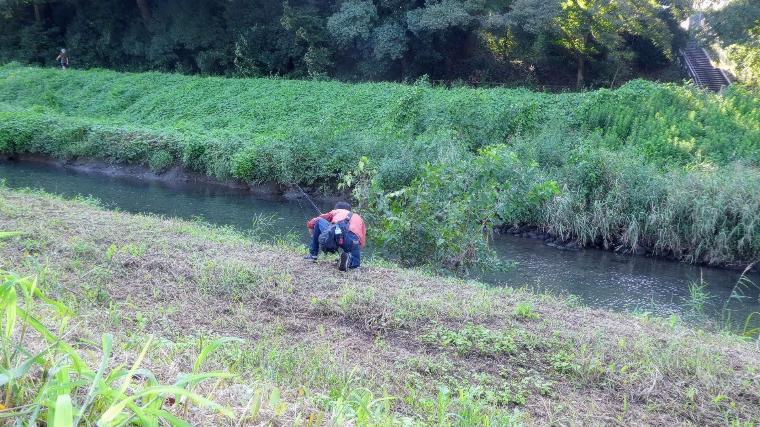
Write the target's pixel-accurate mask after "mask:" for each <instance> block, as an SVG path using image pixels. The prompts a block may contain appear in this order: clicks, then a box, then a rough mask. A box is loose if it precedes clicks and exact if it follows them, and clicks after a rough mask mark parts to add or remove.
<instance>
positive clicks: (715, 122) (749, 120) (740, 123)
mask: <svg viewBox="0 0 760 427" xmlns="http://www.w3.org/2000/svg"><path fill="white" fill-rule="evenodd" d="M0 117H2V119H3V121H2V122H3V123H2V124H0V151H5V152H9V151H14V150H17V151H24V150H27V151H36V152H41V153H47V154H51V155H55V156H60V157H75V156H84V157H101V158H107V159H110V160H114V161H119V162H143V163H149V162H150V160H151V159H150V157H151V156H152V155H154V154H155V151H157V150H160V149H161V150H165V151H166V153H167V154H169V155H170V156H171V159H170V160H167V161H165V162H158V161H157V160H156V159H154V163H155V166H158V167H165V166H167V165H168V164H174V163H181V162H183V163H184V164H185V165H186V166H189V167H192V168H195V169H197V170H199V171H201V172H204V173H207V174H210V175H213V176H217V177H222V178H228V177H232V176H235V177H238V178H241V179H264V180H275V181H281V182H288V180H302V181H313V180H320V179H321V180H325V179H329V178H331V177H334V176H335V175H336V174H337V173H338V171H339V168H340V167H342V168H343V169H345V168H349V169H350V168H353V166H354V165H355V164H356V161H357V158H358V156H359V155H368V156H370V157H371V158H374V159H375V160H378V161H379V163H382V161H383V160H386V159H397V160H398V159H400V160H411V161H412V162H414V163H422V162H423V161H425V160H437V158H438V157H439V156H440V155H441V153H440V152H441V151H445V150H443V149H441V148H440V147H439V146H440V145H453V146H454V147H456V150H461V149H464V150H467V149H472V148H476V147H482V146H486V145H490V144H497V143H503V142H507V140H508V139H509V138H510V137H511V136H514V135H515V134H516V133H517V132H522V133H525V132H531V131H532V130H535V129H539V128H542V127H544V126H546V124H547V123H548V122H550V121H553V122H557V121H559V122H561V123H562V124H563V125H564V126H566V127H567V129H573V130H583V131H597V132H599V133H601V134H604V135H606V138H605V139H604V143H605V144H608V145H612V146H623V145H634V146H637V147H639V148H640V149H641V151H642V152H644V153H646V154H647V156H648V157H649V159H650V160H651V161H654V162H658V163H663V162H664V163H676V164H686V163H690V162H694V161H699V160H703V159H708V160H709V159H711V160H712V161H715V162H718V163H721V164H722V163H726V162H729V161H732V160H737V159H752V160H760V147H758V142H759V141H760V109H758V102H757V99H755V98H754V97H753V96H752V94H751V93H747V92H745V91H744V90H742V89H736V90H734V91H733V92H732V93H730V94H729V95H728V96H726V97H718V96H714V95H705V94H701V93H700V92H697V91H691V90H689V89H685V88H679V87H677V86H672V85H658V84H655V83H650V82H644V81H637V82H633V83H630V84H628V85H626V86H625V87H623V88H622V89H620V90H617V91H609V90H601V91H596V92H588V93H582V94H555V95H549V94H540V93H533V92H530V91H527V90H515V89H471V88H457V89H443V88H430V87H425V86H408V85H399V84H392V83H366V84H344V83H338V82H309V81H289V80H273V79H224V78H214V77H189V76H181V75H170V74H160V73H139V74H128V73H117V72H112V71H104V70H94V71H77V70H71V71H67V72H65V73H62V72H60V70H54V69H39V68H30V67H20V66H18V65H13V64H11V65H6V66H3V67H0ZM272 145H275V146H277V147H276V148H277V149H279V151H282V150H283V149H290V150H291V152H290V153H288V154H289V155H290V156H300V158H299V159H296V160H307V161H308V160H311V161H314V160H315V159H316V158H318V156H317V154H320V156H319V157H321V158H323V159H324V158H327V160H324V161H323V162H322V163H323V164H322V165H321V168H322V169H323V170H316V171H310V170H309V167H311V165H309V163H308V162H300V163H299V162H296V161H293V162H288V161H287V157H288V156H282V157H281V158H276V160H279V161H280V162H281V163H282V164H281V165H278V166H276V167H275V166H267V165H262V164H260V163H261V162H262V161H265V160H269V158H267V157H266V156H272V155H275V156H276V153H274V154H273V153H272V152H270V151H267V150H266V149H265V148H266V147H270V146H272ZM257 148H258V149H257ZM343 148H350V153H338V154H334V153H332V152H331V150H337V151H339V152H340V151H341V150H342V149H343ZM274 151H276V150H274ZM407 152H411V153H412V154H413V155H414V157H412V158H408V157H404V156H405V154H407ZM333 157H334V158H333ZM304 163H306V166H304ZM304 168H306V169H307V170H306V171H304V170H303V169H304ZM283 169H284V170H283ZM324 169H326V170H324Z"/></svg>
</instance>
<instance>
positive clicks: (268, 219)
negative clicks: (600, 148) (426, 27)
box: [0, 162, 760, 322]
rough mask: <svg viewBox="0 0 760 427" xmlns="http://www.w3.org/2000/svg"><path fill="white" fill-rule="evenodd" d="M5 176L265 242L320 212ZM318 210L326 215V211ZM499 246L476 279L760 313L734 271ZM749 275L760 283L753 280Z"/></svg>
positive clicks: (502, 239) (282, 203)
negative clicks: (497, 265) (698, 294)
mask: <svg viewBox="0 0 760 427" xmlns="http://www.w3.org/2000/svg"><path fill="white" fill-rule="evenodd" d="M0 179H2V180H4V182H5V185H6V186H7V187H9V188H35V189H42V190H45V191H47V192H51V193H56V194H61V195H64V196H74V195H84V196H92V197H95V198H97V199H99V200H100V201H101V202H102V203H103V204H104V205H105V206H106V207H108V208H114V209H119V210H122V211H126V212H136V213H153V214H159V215H165V216H172V217H179V218H201V219H203V220H205V221H207V222H210V223H214V224H223V225H230V226H233V227H236V228H239V229H242V230H247V229H252V228H254V229H255V230H256V233H257V234H258V235H260V236H262V237H264V238H265V239H274V238H278V237H282V236H288V238H295V239H300V240H302V241H304V242H306V240H307V233H306V230H305V227H304V224H305V222H306V220H307V219H308V218H309V217H311V216H313V215H314V209H313V208H312V207H311V206H310V205H309V204H308V203H307V202H305V201H299V200H296V201H293V200H284V199H279V198H271V199H267V198H262V197H257V196H253V195H251V194H250V193H248V192H246V191H243V190H239V189H233V188H228V187H225V186H219V185H212V184H198V183H193V184H185V183H181V184H177V183H172V184H167V183H164V182H157V181H146V180H141V179H136V178H124V177H111V176H106V175H103V174H97V173H86V172H78V171H74V170H71V169H69V168H63V167H56V166H51V165H49V164H40V163H29V162H0ZM320 208H321V209H323V210H327V209H329V206H326V205H322V206H320ZM369 233H371V229H370V231H369ZM494 246H495V249H496V250H497V252H498V253H499V255H500V257H502V258H503V259H504V260H505V261H513V262H515V267H514V268H512V269H510V270H509V271H506V272H498V273H487V274H486V273H484V274H480V275H479V276H478V278H479V279H481V280H483V281H485V282H488V283H492V284H495V285H509V286H515V287H520V286H528V287H531V288H534V289H536V290H539V291H546V292H551V293H556V294H564V295H567V294H571V295H575V296H577V297H578V298H579V299H580V300H581V301H582V303H584V304H586V305H588V306H592V307H600V308H608V309H613V310H625V311H638V312H650V313H652V314H655V315H659V316H668V315H671V314H677V315H679V316H681V317H684V318H688V319H699V318H702V319H704V318H707V319H711V320H717V321H721V320H725V319H726V318H729V317H730V318H731V319H733V320H734V322H741V321H743V320H744V319H745V318H746V317H747V316H748V315H749V314H750V313H752V312H760V291H759V290H758V287H753V286H741V287H738V288H737V287H736V286H735V285H736V284H737V281H738V280H739V278H740V272H738V271H732V270H724V269H717V268H708V267H699V266H692V265H688V264H683V263H678V262H674V261H668V260H663V259H657V258H646V257H636V256H627V255H619V254H615V253H611V252H606V251H601V250H582V251H563V250H559V249H556V248H552V247H549V246H546V245H544V244H543V242H541V241H538V240H529V239H523V238H519V237H513V236H499V237H497V239H496V241H495V243H494ZM700 277H701V278H702V282H703V283H704V284H705V287H704V288H703V291H704V292H706V293H707V294H708V298H707V301H706V304H705V306H704V310H703V312H702V313H701V314H699V315H698V314H697V312H696V311H695V310H694V305H693V303H691V304H690V302H693V301H694V299H693V298H692V297H691V293H690V290H689V288H690V284H692V283H694V282H699V281H700ZM749 278H750V279H751V280H752V281H753V282H754V283H757V284H758V285H760V277H758V276H757V275H751V276H749ZM732 294H733V295H734V297H733V298H731V295H732ZM757 317H758V316H756V318H757Z"/></svg>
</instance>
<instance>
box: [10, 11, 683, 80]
mask: <svg viewBox="0 0 760 427" xmlns="http://www.w3.org/2000/svg"><path fill="white" fill-rule="evenodd" d="M690 9H691V7H690V5H689V2H686V1H683V0H663V1H660V2H653V1H637V0H614V1H612V0H584V1H579V0H503V1H484V0H428V1H422V0H382V1H381V0H329V1H325V0H322V1H317V0H287V1H282V0H161V1H156V0H128V1H124V0H76V1H74V0H55V1H53V0H34V1H25V0H0V63H3V62H7V61H11V60H16V61H21V62H24V63H28V64H35V65H39V66H50V67H53V66H55V65H56V64H55V61H54V58H55V57H56V55H57V54H58V50H59V49H60V48H67V49H68V52H69V58H70V65H71V66H73V67H74V68H80V69H85V68H93V67H106V68H112V69H117V70H121V71H164V72H179V73H185V74H190V73H193V74H195V73H200V74H204V75H213V74H217V75H220V74H221V75H227V76H240V77H261V76H273V75H274V76H282V77H287V78H309V79H324V78H326V77H330V78H337V79H341V80H348V81H368V80H389V79H390V80H396V81H404V80H407V81H408V80H415V79H417V78H419V77H421V76H423V75H428V76H430V78H432V79H435V80H441V79H442V80H446V81H458V82H467V83H471V84H482V83H484V84H490V83H494V82H495V83H504V82H508V83H516V84H519V85H526V84H528V85H537V86H542V85H547V84H548V85H550V86H551V87H557V86H559V87H576V84H578V85H593V86H595V87H606V86H611V85H614V84H619V83H620V82H623V81H626V80H630V79H631V78H633V77H635V76H639V75H647V76H650V77H658V76H659V77H665V78H671V79H672V78H675V79H680V78H682V76H681V75H680V74H679V73H677V72H673V71H674V69H675V67H674V64H673V59H674V55H673V52H675V51H676V50H677V48H678V47H679V46H682V45H683V43H684V39H685V33H684V31H683V30H681V29H680V28H679V26H678V23H679V22H680V21H681V20H683V19H684V17H686V16H688V14H689V11H690Z"/></svg>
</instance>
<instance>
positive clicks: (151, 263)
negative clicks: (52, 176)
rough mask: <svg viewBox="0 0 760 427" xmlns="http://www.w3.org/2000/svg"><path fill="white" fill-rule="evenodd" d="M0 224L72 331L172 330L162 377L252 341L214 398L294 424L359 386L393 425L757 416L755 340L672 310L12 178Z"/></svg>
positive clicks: (1, 254) (157, 359)
mask: <svg viewBox="0 0 760 427" xmlns="http://www.w3.org/2000/svg"><path fill="white" fill-rule="evenodd" d="M0 230H7V231H10V230H14V231H20V232H22V235H21V236H19V237H15V238H13V239H11V240H6V241H5V242H4V243H3V244H2V246H0V260H2V268H5V269H13V270H16V271H19V272H21V273H25V274H37V275H38V276H39V277H40V287H41V288H42V289H44V290H45V291H46V292H48V293H52V294H54V295H55V296H58V297H60V298H62V299H65V300H66V301H69V302H70V303H71V304H72V305H73V307H74V308H75V310H76V311H77V313H78V315H77V317H76V318H75V321H74V322H73V323H72V327H73V328H75V329H76V334H75V335H77V336H79V337H80V338H82V339H87V338H92V337H93V335H96V334H98V333H100V332H105V331H116V332H117V333H118V334H119V339H120V342H121V343H122V345H121V347H119V348H120V350H121V351H124V352H127V353H128V352H130V351H131V352H134V351H135V349H139V347H140V343H141V342H142V341H141V338H140V337H144V336H145V335H147V334H154V335H156V336H157V337H159V338H160V339H158V341H159V342H160V343H161V344H160V345H156V346H155V347H153V348H151V350H150V352H149V353H148V358H147V359H146V360H148V363H149V364H150V366H151V368H154V370H155V372H158V375H159V376H161V377H162V378H165V377H170V376H171V375H172V374H173V373H175V372H177V371H178V370H181V369H182V367H183V366H185V365H186V364H187V363H190V362H188V360H191V359H189V358H188V357H187V354H188V352H191V351H192V349H193V348H195V344H194V343H196V342H197V340H199V339H203V337H205V338H206V339H208V337H210V336H228V335H231V336H238V337H241V338H243V339H244V342H243V343H241V344H240V345H239V346H237V347H235V348H232V349H227V350H225V351H223V352H222V353H220V354H221V356H220V357H218V358H215V359H214V362H213V363H214V366H217V367H223V368H224V369H228V370H229V371H230V372H232V373H234V374H235V375H236V377H235V378H234V379H232V380H228V381H224V382H222V383H221V384H220V385H219V386H218V387H217V391H216V392H215V393H214V397H216V398H217V399H219V400H221V401H222V402H223V403H225V404H228V405H230V406H232V407H233V408H234V409H235V410H236V411H242V408H243V407H244V406H245V404H246V402H247V399H249V394H250V392H251V389H252V388H256V387H265V388H267V390H271V388H272V387H278V388H279V390H280V391H281V396H282V398H281V402H283V403H284V406H282V407H280V409H279V410H278V409H277V408H276V407H265V409H264V410H263V411H262V416H265V417H269V419H274V420H278V421H279V422H282V423H286V424H288V423H292V422H294V421H295V420H296V419H301V420H304V419H307V418H308V417H309V415H310V414H316V413H322V414H324V415H325V417H327V418H326V419H329V417H331V416H335V414H336V408H337V407H338V404H337V402H338V401H341V402H343V403H342V404H345V405H348V407H351V405H356V406H359V405H361V403H360V402H358V400H361V399H359V397H358V396H359V395H360V394H361V393H359V390H364V389H367V390H370V391H371V392H372V396H374V398H373V399H371V400H374V399H377V398H382V397H383V396H385V395H386V393H387V395H388V397H392V399H391V400H388V401H387V402H388V405H387V410H386V409H385V404H384V403H376V404H374V405H372V407H373V408H374V411H370V412H372V414H373V415H371V416H372V417H378V418H377V419H378V420H380V421H382V420H390V419H396V420H400V419H401V418H404V417H409V418H412V419H415V420H417V421H419V422H422V423H426V424H428V423H437V422H438V421H439V420H440V419H441V417H443V419H444V421H445V422H444V424H446V423H450V424H456V422H457V420H462V419H468V420H476V421H477V422H476V423H475V424H483V423H484V420H485V418H484V417H488V418H489V419H490V420H491V425H505V424H507V422H510V421H511V422H523V423H527V424H547V423H559V424H573V423H576V424H609V423H615V422H619V423H639V424H649V425H672V424H679V423H694V424H701V425H707V424H724V423H730V422H734V421H744V422H750V423H756V422H758V420H760V405H759V403H760V395H759V394H758V390H760V377H758V372H760V362H759V361H758V358H757V351H758V349H757V347H756V343H754V342H746V341H745V342H742V341H741V340H739V339H738V338H736V337H732V336H727V335H725V336H724V335H716V334H710V333H706V332H703V331H699V330H696V329H692V328H689V327H686V326H684V325H682V324H680V322H678V321H677V320H676V319H671V320H670V321H664V320H658V319H656V318H649V317H646V316H645V317H641V316H633V315H626V314H619V313H612V312H608V311H604V310H591V309H588V308H583V307H578V306H576V304H575V303H574V302H573V301H572V300H563V299H558V298H556V297H550V296H546V295H539V294H534V293H531V292H528V291H521V290H515V289H512V288H503V289H493V288H486V287H484V286H483V285H480V284H478V283H476V282H464V281H461V280H455V279H444V278H439V277H433V276H429V275H426V274H423V273H420V272H416V271H413V270H402V269H398V268H395V267H393V266H389V265H384V264H374V265H373V264H369V265H367V266H366V268H363V269H362V270H361V271H359V272H356V273H349V274H340V273H339V272H337V271H336V270H335V268H334V265H333V263H332V261H330V260H323V261H320V262H319V263H317V264H311V263H304V262H303V260H302V259H301V257H300V255H299V253H298V252H297V251H295V250H294V248H292V247H290V246H288V245H284V244H283V245H279V246H278V245H274V246H273V245H266V244H262V243H256V242H254V241H251V240H250V239H249V238H246V237H244V236H242V235H240V234H239V233H237V232H234V231H232V230H230V229H225V228H214V227H210V226H207V225H203V224H201V223H197V222H188V221H181V220H175V219H167V218H160V217H152V216H141V215H132V214H127V213H122V212H113V211H106V210H103V209H101V208H99V207H96V206H92V205H91V204H88V203H86V202H81V201H66V200H62V199H60V198H56V197H53V196H49V195H42V194H36V193H28V192H26V193H25V192H15V191H10V190H7V189H0ZM441 390H448V392H443V391H441ZM246 393H248V394H246ZM352 393H354V394H352ZM356 393H359V394H356ZM361 396H366V395H363V394H362V395H361ZM265 406H266V405H265ZM356 406H355V407H354V409H356ZM344 412H345V413H348V411H344ZM238 413H240V412H238ZM342 413H343V412H342ZM353 413H354V414H355V413H356V411H354V412H353ZM192 416H194V417H198V418H197V419H195V421H196V423H206V424H209V423H214V421H211V420H213V418H205V417H210V416H211V415H209V414H205V413H203V412H202V411H201V412H198V413H193V414H192ZM466 416H469V417H470V418H463V417H466ZM381 417H385V418H381ZM262 420H264V419H262ZM262 420H259V422H260V421H262ZM252 422H253V421H252Z"/></svg>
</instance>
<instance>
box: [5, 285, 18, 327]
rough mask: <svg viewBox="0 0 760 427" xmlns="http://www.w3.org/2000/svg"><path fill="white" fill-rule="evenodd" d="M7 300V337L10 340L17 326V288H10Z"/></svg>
mask: <svg viewBox="0 0 760 427" xmlns="http://www.w3.org/2000/svg"><path fill="white" fill-rule="evenodd" d="M5 298H6V299H5V304H6V306H5V337H6V338H10V337H11V334H12V333H13V328H14V327H15V326H16V311H17V310H16V309H17V307H16V302H17V301H16V288H10V289H9V290H8V293H7V294H6V297H5Z"/></svg>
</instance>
